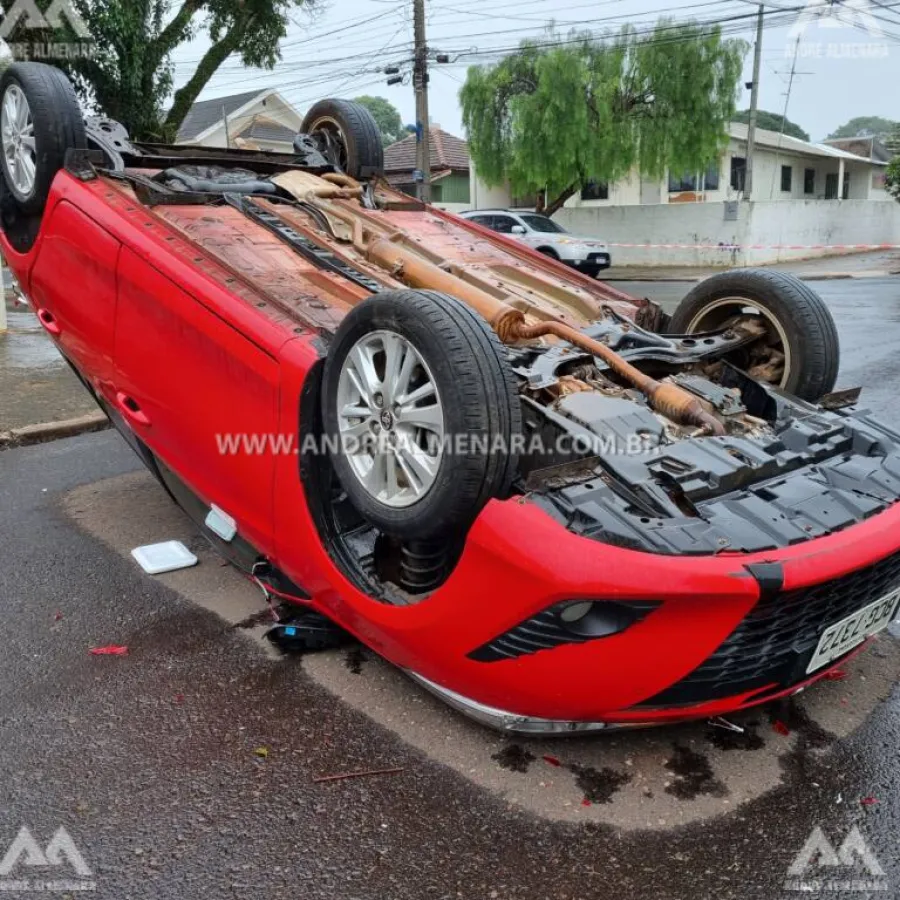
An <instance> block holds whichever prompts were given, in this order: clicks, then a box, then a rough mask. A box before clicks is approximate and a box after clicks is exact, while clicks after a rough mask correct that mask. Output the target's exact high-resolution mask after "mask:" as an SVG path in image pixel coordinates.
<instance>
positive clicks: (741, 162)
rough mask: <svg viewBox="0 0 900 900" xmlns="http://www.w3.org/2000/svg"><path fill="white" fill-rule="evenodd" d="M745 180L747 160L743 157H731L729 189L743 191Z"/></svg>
mask: <svg viewBox="0 0 900 900" xmlns="http://www.w3.org/2000/svg"><path fill="white" fill-rule="evenodd" d="M746 180H747V160H746V159H744V157H743V156H732V157H731V188H732V190H735V191H743V190H744V184H745V183H746Z"/></svg>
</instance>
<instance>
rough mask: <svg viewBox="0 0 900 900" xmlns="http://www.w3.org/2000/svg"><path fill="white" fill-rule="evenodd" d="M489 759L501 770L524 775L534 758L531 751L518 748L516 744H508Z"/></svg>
mask: <svg viewBox="0 0 900 900" xmlns="http://www.w3.org/2000/svg"><path fill="white" fill-rule="evenodd" d="M491 759H494V760H496V761H497V762H498V763H500V766H501V767H502V768H504V769H509V771H510V772H521V773H522V774H524V773H525V772H527V771H528V768H529V766H530V765H531V764H532V763H533V762H534V761H535V759H536V757H535V755H534V754H533V753H532V752H531V751H529V750H526V749H525V748H524V747H520V746H519V745H518V744H508V745H507V746H506V747H504V748H503V749H502V750H499V751H498V752H497V753H493V754H491Z"/></svg>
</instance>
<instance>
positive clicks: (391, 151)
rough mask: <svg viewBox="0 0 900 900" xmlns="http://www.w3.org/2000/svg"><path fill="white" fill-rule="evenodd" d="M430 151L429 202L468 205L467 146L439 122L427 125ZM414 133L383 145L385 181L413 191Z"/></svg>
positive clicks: (406, 190)
mask: <svg viewBox="0 0 900 900" xmlns="http://www.w3.org/2000/svg"><path fill="white" fill-rule="evenodd" d="M428 133H429V139H430V140H429V145H430V151H431V202H432V203H434V204H437V205H439V206H444V205H454V206H455V205H456V204H464V205H466V206H468V205H469V148H468V145H467V144H466V142H465V141H464V140H463V139H462V138H458V137H456V135H453V134H450V133H449V132H447V131H444V130H443V129H442V128H441V127H440V126H439V125H432V126H431V127H430V128H429V129H428ZM415 169H416V136H415V134H410V135H409V136H407V137H405V138H403V140H402V141H397V143H396V144H391V145H390V146H389V147H385V150H384V170H385V174H386V176H387V179H388V181H389V182H390V183H391V184H392V185H394V187H396V188H399V189H400V190H401V191H405V192H406V193H407V194H411V195H413V196H414V195H415V193H416V182H415V179H414V177H413V172H414V171H415Z"/></svg>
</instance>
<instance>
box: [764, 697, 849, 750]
mask: <svg viewBox="0 0 900 900" xmlns="http://www.w3.org/2000/svg"><path fill="white" fill-rule="evenodd" d="M770 717H771V721H772V727H773V728H775V730H776V731H777V730H778V728H777V727H776V723H780V724H781V726H782V727H784V728H787V729H788V732H796V733H797V734H799V735H800V738H801V744H802V748H801V749H804V750H820V749H822V748H824V747H827V746H829V745H830V744H832V743H834V740H835V736H834V735H833V734H832V733H831V732H830V731H828V730H827V729H825V728H823V727H822V726H821V725H819V723H818V722H814V721H813V720H812V719H811V718H810V716H809V713H808V712H807V711H806V710H805V709H804V708H803V707H802V706H800V705H799V704H798V703H797V702H796V700H794V698H793V697H789V698H787V699H786V700H781V701H779V702H777V703H776V704H775V705H774V706H773V707H772V708H771V710H770ZM779 733H780V732H779Z"/></svg>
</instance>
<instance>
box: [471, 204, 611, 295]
mask: <svg viewBox="0 0 900 900" xmlns="http://www.w3.org/2000/svg"><path fill="white" fill-rule="evenodd" d="M461 215H462V217H463V218H464V219H471V220H472V221H473V222H477V223H478V224H479V225H482V226H484V227H485V228H490V229H491V231H496V232H499V233H500V234H508V235H509V236H510V237H513V238H515V239H516V240H518V241H521V242H522V243H523V244H528V246H529V247H533V248H534V249H535V250H538V251H540V252H541V253H545V254H546V255H547V256H552V257H553V258H554V259H558V260H561V261H562V262H564V263H566V265H569V266H573V267H574V268H576V269H578V270H579V271H580V272H584V274H585V275H590V276H591V277H592V278H596V277H597V274H598V273H599V272H602V271H603V270H604V269H608V268H609V267H610V265H611V264H612V259H611V257H610V255H609V247H608V246H607V245H606V244H605V243H604V242H603V241H600V240H597V239H596V238H587V237H577V236H576V235H573V234H569V232H567V231H566V229H565V228H563V227H562V225H557V224H556V222H554V221H553V219H548V218H547V216H541V215H539V214H538V213H533V212H525V211H518V212H516V211H513V210H509V209H473V210H469V212H464V213H461Z"/></svg>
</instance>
